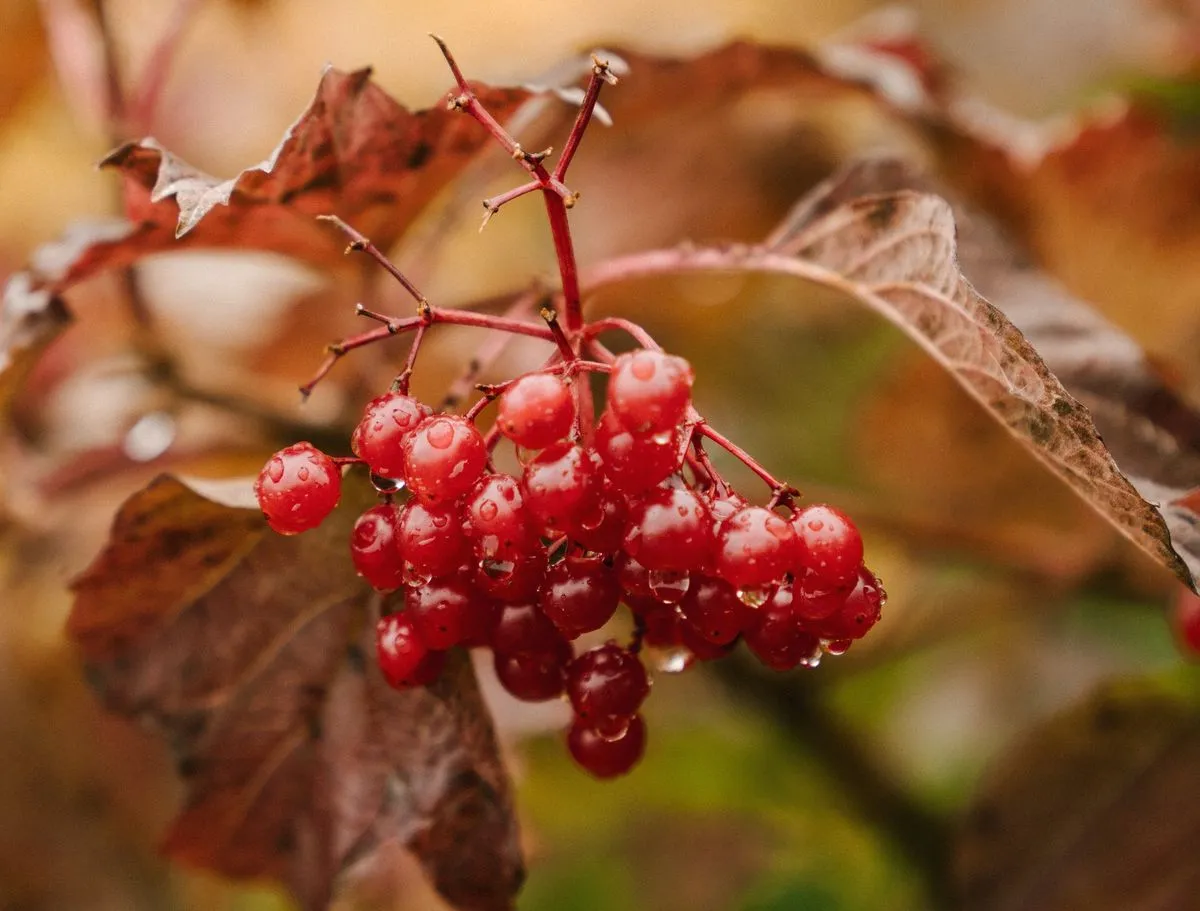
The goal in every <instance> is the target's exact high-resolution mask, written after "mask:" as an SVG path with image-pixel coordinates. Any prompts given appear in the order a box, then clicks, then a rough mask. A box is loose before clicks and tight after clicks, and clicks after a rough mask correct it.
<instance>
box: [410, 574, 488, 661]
mask: <svg viewBox="0 0 1200 911" xmlns="http://www.w3.org/2000/svg"><path fill="white" fill-rule="evenodd" d="M488 600H489V599H487V597H486V596H485V595H482V594H480V593H479V592H478V591H476V590H475V587H474V586H472V585H471V584H470V582H468V581H467V580H466V579H463V578H462V577H460V576H447V577H446V578H443V579H435V580H433V581H432V582H430V583H428V584H427V585H422V586H420V587H419V588H409V589H407V590H406V591H405V593H404V607H405V612H406V613H407V614H408V615H409V616H410V617H411V618H412V623H413V626H414V627H415V628H416V630H417V634H418V635H419V636H420V637H421V641H422V642H424V643H425V644H426V645H428V646H429V647H430V648H435V649H438V650H442V649H448V648H450V647H452V646H455V645H458V644H459V643H460V642H462V641H463V640H464V639H465V638H466V637H467V636H468V634H471V633H476V632H478V628H479V626H481V625H483V624H481V623H480V614H484V615H486V613H487V612H488V611H489V610H491V609H493V607H492V605H489V604H487V603H486V602H487V601H488ZM480 602H483V603H480Z"/></svg>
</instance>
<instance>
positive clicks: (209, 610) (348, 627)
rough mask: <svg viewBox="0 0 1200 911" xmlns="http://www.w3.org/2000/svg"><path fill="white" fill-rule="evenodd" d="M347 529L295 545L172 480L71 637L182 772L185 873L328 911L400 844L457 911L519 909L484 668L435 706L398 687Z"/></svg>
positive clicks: (114, 551) (440, 688)
mask: <svg viewBox="0 0 1200 911" xmlns="http://www.w3.org/2000/svg"><path fill="white" fill-rule="evenodd" d="M351 511H352V510H349V509H345V508H343V509H340V510H339V511H338V512H337V513H335V516H334V517H333V518H331V519H330V520H328V521H327V522H326V523H325V524H324V525H323V526H322V527H321V528H320V529H318V530H316V531H313V532H309V533H307V534H304V535H298V536H295V537H283V536H280V535H276V534H274V533H271V532H269V531H268V530H267V529H266V525H265V523H264V522H263V520H262V517H261V516H260V515H259V514H258V513H257V512H256V511H254V510H250V509H240V508H235V507H231V506H227V505H224V504H223V503H219V502H217V501H215V500H212V499H208V498H206V497H204V496H202V495H200V494H199V493H197V492H196V491H195V490H193V489H192V488H190V487H188V486H187V485H186V484H184V483H183V482H181V481H179V480H177V479H175V478H171V477H167V476H163V477H160V478H159V479H158V480H157V481H155V482H154V483H152V484H151V485H150V486H149V487H147V488H146V489H145V490H143V491H141V492H140V493H137V494H135V495H134V496H133V497H132V498H131V499H130V500H129V501H127V502H126V503H125V505H124V506H123V507H122V508H121V510H120V512H119V513H118V515H117V517H116V520H115V522H114V525H113V531H112V534H111V537H110V540H109V542H108V544H107V546H106V547H105V549H104V550H103V552H102V553H101V554H100V555H99V556H98V557H97V558H96V560H95V561H94V562H93V564H92V565H91V566H90V567H89V568H88V569H87V570H86V571H85V572H84V574H83V575H82V576H81V577H80V578H79V579H77V580H76V581H75V583H74V589H75V593H76V600H75V605H74V608H73V610H72V612H71V615H70V619H69V621H68V632H69V634H70V635H71V637H72V638H73V639H74V640H75V642H76V643H77V644H78V646H79V648H80V650H81V652H82V656H83V659H84V663H85V666H86V668H87V672H88V676H89V679H90V681H91V682H92V684H93V686H94V687H95V688H96V690H97V691H98V693H99V694H100V696H101V697H102V699H103V700H104V702H105V703H106V704H107V706H108V707H109V708H110V709H111V710H113V711H116V712H118V713H120V714H124V715H128V716H130V717H133V718H136V719H138V720H140V721H142V722H143V723H146V724H149V725H151V726H153V727H154V728H156V729H157V730H159V731H160V732H161V733H162V734H163V735H164V736H165V737H166V739H167V741H168V742H169V743H170V745H171V747H172V749H173V750H174V752H175V754H176V757H177V760H178V768H179V771H180V774H181V775H182V776H183V778H184V780H185V782H186V783H187V799H186V802H185V805H184V808H183V810H182V811H181V812H180V814H179V815H178V816H177V817H176V819H175V821H174V823H173V824H172V826H171V829H170V831H169V832H168V834H167V836H166V840H165V843H164V846H165V850H166V851H167V853H168V854H169V855H171V856H172V857H174V858H176V859H178V860H181V861H184V862H187V863H190V864H194V865H197V866H200V867H204V868H207V869H210V870H214V871H216V872H219V873H222V874H224V875H228V876H234V877H269V878H273V879H277V880H279V881H281V882H283V883H284V884H286V885H287V886H288V888H289V889H290V890H291V891H292V892H293V894H294V895H295V896H296V898H297V900H298V901H299V902H300V904H301V906H302V907H304V908H306V909H321V908H325V907H327V905H328V903H329V900H330V896H331V895H332V892H333V888H334V883H335V880H336V878H337V876H338V874H339V873H340V872H342V871H343V870H344V869H346V868H347V867H348V866H350V865H352V864H354V863H356V862H358V861H362V860H367V859H369V858H370V857H371V856H372V855H373V854H374V853H375V852H377V851H378V850H380V848H381V847H383V846H384V845H385V844H387V843H388V842H398V843H400V844H404V845H407V846H408V847H409V848H410V849H411V850H413V851H414V852H415V854H416V855H417V857H418V859H419V860H420V862H421V863H422V865H423V866H424V867H425V869H426V870H427V872H428V873H429V875H430V878H431V879H432V880H433V882H434V884H435V885H436V886H437V888H438V889H439V891H440V892H441V893H442V894H443V895H444V896H445V897H446V898H447V899H448V900H449V901H450V902H451V903H453V904H454V905H455V906H456V907H459V908H465V909H485V911H490V909H502V908H508V907H510V905H511V900H512V896H513V894H515V892H516V890H517V888H518V887H519V885H520V882H521V879H522V876H523V868H522V860H521V854H520V848H519V845H518V842H517V830H516V823H515V820H514V818H513V812H512V803H511V796H510V792H509V783H508V779H507V776H506V774H505V771H504V768H503V766H502V764H501V761H500V758H499V755H498V752H497V746H496V742H495V738H494V735H493V733H492V729H491V723H490V720H489V718H488V715H487V712H486V710H485V708H484V706H483V704H482V702H481V699H480V696H479V692H478V689H477V688H476V685H475V681H474V677H473V675H472V673H471V667H470V663H469V662H468V661H467V660H466V658H465V657H461V656H460V657H459V658H458V659H457V660H455V661H452V662H451V663H450V667H449V669H448V670H447V672H446V673H445V674H444V675H443V677H442V679H440V680H439V681H438V682H437V683H436V684H434V685H433V686H431V687H428V688H418V689H415V690H408V691H404V692H397V691H394V690H392V689H391V688H390V687H389V686H388V685H387V684H386V683H385V682H384V681H383V679H382V677H381V675H380V673H379V670H378V668H377V666H376V664H375V662H374V660H373V651H374V639H373V632H374V630H373V624H372V623H371V622H370V621H369V617H370V615H371V608H372V607H374V609H375V610H378V604H374V605H372V604H371V600H372V599H377V598H378V596H377V595H374V594H373V593H371V592H370V591H369V590H368V589H366V587H365V586H364V585H363V583H362V582H361V580H359V579H358V578H357V576H356V575H355V573H354V570H353V568H352V566H351V564H350V561H349V560H347V559H346V555H345V540H346V535H347V534H348V530H349V525H350V523H351V522H352V519H353V517H352V516H351V515H350V514H349V513H350V512H351Z"/></svg>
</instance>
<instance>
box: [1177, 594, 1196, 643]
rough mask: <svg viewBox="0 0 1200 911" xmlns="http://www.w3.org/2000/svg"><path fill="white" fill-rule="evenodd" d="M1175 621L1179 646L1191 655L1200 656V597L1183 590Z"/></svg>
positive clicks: (1179, 597)
mask: <svg viewBox="0 0 1200 911" xmlns="http://www.w3.org/2000/svg"><path fill="white" fill-rule="evenodd" d="M1173 619H1174V625H1175V633H1176V636H1177V637H1178V639H1179V644H1180V645H1181V646H1182V647H1183V648H1184V650H1185V651H1187V652H1189V653H1190V654H1191V655H1193V656H1200V595H1196V594H1195V593H1194V592H1191V591H1189V590H1188V589H1186V588H1181V590H1180V592H1179V594H1178V595H1177V596H1176V598H1175V609H1174V618H1173Z"/></svg>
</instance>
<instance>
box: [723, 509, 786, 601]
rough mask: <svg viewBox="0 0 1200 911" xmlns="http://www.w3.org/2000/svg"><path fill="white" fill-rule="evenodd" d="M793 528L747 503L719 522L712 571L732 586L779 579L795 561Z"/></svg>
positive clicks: (766, 583) (739, 586)
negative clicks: (744, 506)
mask: <svg viewBox="0 0 1200 911" xmlns="http://www.w3.org/2000/svg"><path fill="white" fill-rule="evenodd" d="M796 547H797V544H796V532H795V531H794V530H793V528H792V526H791V525H790V524H789V523H788V521H787V520H786V519H784V518H783V517H782V516H779V515H776V514H775V513H773V512H771V511H770V510H769V509H764V508H763V507H761V506H747V507H746V508H745V509H741V510H738V511H737V512H735V513H734V514H733V515H731V516H730V517H729V518H728V519H726V520H725V522H724V523H722V525H721V528H720V531H719V532H718V533H717V541H716V553H715V556H714V559H713V571H714V573H715V574H716V575H717V576H720V577H721V578H722V579H724V580H725V581H727V582H728V583H729V584H730V585H733V586H734V587H735V588H755V587H759V586H763V585H768V584H770V583H772V582H778V581H779V580H780V579H782V578H783V577H784V575H785V574H786V573H787V571H788V570H789V569H791V568H792V566H793V565H794V564H795V562H796Z"/></svg>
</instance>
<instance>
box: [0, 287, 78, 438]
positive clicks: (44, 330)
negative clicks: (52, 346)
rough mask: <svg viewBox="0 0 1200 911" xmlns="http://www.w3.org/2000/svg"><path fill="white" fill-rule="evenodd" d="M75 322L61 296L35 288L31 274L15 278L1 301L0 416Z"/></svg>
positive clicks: (5, 289)
mask: <svg viewBox="0 0 1200 911" xmlns="http://www.w3.org/2000/svg"><path fill="white" fill-rule="evenodd" d="M70 321H71V317H70V314H69V313H68V312H67V308H66V305H65V304H63V302H62V299H61V298H59V296H58V295H56V294H53V293H52V292H50V291H48V290H46V289H41V290H38V289H35V288H33V287H32V281H31V276H30V275H29V274H28V273H18V274H17V275H14V276H13V277H12V278H11V279H9V282H8V284H7V285H5V287H4V295H3V297H2V298H0V417H3V416H4V415H6V414H7V413H8V407H9V404H10V403H11V401H12V397H13V394H14V393H15V392H16V390H17V388H18V387H19V386H20V384H21V380H22V378H23V377H24V375H25V373H26V371H28V369H29V368H30V367H31V366H32V365H33V363H34V362H35V361H36V360H37V357H38V355H39V354H40V353H41V352H42V349H43V348H45V346H46V345H48V344H49V343H50V342H51V341H52V340H53V339H54V337H55V336H57V335H58V333H59V332H61V331H62V330H63V329H64V328H66V326H67V323H69V322H70Z"/></svg>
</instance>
